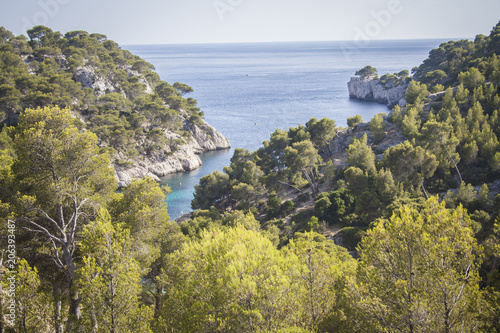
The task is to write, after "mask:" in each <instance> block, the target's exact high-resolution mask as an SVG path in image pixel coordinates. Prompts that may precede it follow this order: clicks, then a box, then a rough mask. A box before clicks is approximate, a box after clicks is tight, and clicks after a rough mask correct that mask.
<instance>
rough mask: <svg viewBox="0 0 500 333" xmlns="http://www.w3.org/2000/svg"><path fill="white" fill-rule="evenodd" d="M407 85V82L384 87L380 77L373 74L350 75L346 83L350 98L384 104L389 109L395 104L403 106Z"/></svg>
mask: <svg viewBox="0 0 500 333" xmlns="http://www.w3.org/2000/svg"><path fill="white" fill-rule="evenodd" d="M407 87H408V85H407V84H401V85H398V86H393V87H385V86H384V85H383V84H382V83H381V82H380V79H378V78H375V77H373V76H371V77H359V76H356V77H352V78H351V80H350V81H349V82H348V83H347V88H348V89H349V97H350V98H355V99H359V100H362V101H368V102H377V103H382V104H386V105H387V106H388V107H389V108H391V109H392V108H393V107H394V106H395V105H398V104H399V105H400V106H404V105H405V104H406V103H405V100H404V95H405V93H406V88H407Z"/></svg>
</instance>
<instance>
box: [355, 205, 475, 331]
mask: <svg viewBox="0 0 500 333" xmlns="http://www.w3.org/2000/svg"><path fill="white" fill-rule="evenodd" d="M470 223H471V222H470V218H469V217H468V216H467V213H466V212H465V210H464V209H463V208H461V207H459V208H457V209H455V210H452V211H449V210H447V209H446V208H445V207H444V204H438V200H437V199H436V198H431V199H430V200H429V201H428V202H427V203H426V207H425V209H424V210H423V211H422V212H418V211H416V210H415V209H413V208H411V207H408V206H406V207H403V208H402V209H401V210H400V212H399V213H398V214H397V215H396V214H395V215H393V216H392V217H391V218H390V220H388V221H382V222H380V223H378V224H377V225H376V226H375V228H374V229H373V230H370V231H368V232H367V235H366V237H365V238H363V240H362V242H361V245H360V246H359V254H360V256H361V262H360V264H359V266H358V268H359V269H358V272H357V279H358V280H357V286H356V291H355V292H354V293H355V294H356V295H359V296H357V297H358V298H356V299H354V300H353V302H354V303H355V306H356V307H358V309H359V312H357V315H358V316H359V317H358V319H359V321H358V323H360V328H361V327H362V328H363V329H364V330H366V329H369V330H370V331H380V330H384V328H386V327H393V328H394V329H395V330H398V331H400V330H401V331H407V330H409V331H411V330H423V331H450V332H451V331H455V330H461V329H463V328H464V327H465V328H466V329H467V330H475V329H476V328H477V327H478V324H479V323H478V320H477V311H482V310H481V308H478V307H477V306H478V305H479V304H480V301H481V297H482V296H481V295H482V292H481V291H479V288H478V287H479V285H478V283H479V276H478V267H479V265H480V263H481V249H480V247H479V246H478V244H477V241H476V239H475V238H474V237H473V233H472V230H471V228H470V227H469V226H470ZM472 308H474V309H475V310H474V311H470V309H472Z"/></svg>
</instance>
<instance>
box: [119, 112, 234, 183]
mask: <svg viewBox="0 0 500 333" xmlns="http://www.w3.org/2000/svg"><path fill="white" fill-rule="evenodd" d="M184 129H185V130H187V131H189V132H190V133H191V138H190V139H189V140H186V139H184V138H182V137H180V136H179V135H178V134H175V133H172V132H165V136H166V137H168V138H169V139H177V140H181V141H183V142H184V143H183V144H181V145H180V146H179V147H178V148H177V149H176V150H175V151H174V152H170V153H165V152H156V153H152V154H150V155H147V156H143V158H142V160H139V161H137V162H135V163H134V164H132V165H126V166H124V165H116V164H115V165H114V168H115V176H116V178H117V179H118V186H119V187H126V186H128V185H129V184H130V182H132V180H133V179H134V178H144V177H151V178H153V179H155V180H157V181H159V180H160V179H159V177H163V176H165V175H168V174H170V173H174V172H182V171H190V170H194V169H197V168H199V167H200V166H201V159H200V157H199V154H201V153H203V152H205V151H211V150H220V149H228V148H230V147H231V145H230V144H229V140H228V139H227V138H226V137H224V136H223V135H222V134H221V133H220V132H219V131H217V130H216V129H215V128H213V127H212V126H211V125H209V124H208V123H206V122H205V121H203V124H202V125H201V126H198V125H196V124H193V123H189V122H187V121H185V123H184Z"/></svg>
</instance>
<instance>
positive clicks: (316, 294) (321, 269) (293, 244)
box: [283, 232, 356, 329]
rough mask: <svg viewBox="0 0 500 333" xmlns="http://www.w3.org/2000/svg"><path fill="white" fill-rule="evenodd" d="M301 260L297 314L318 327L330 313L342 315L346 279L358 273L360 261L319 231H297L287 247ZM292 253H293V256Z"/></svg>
mask: <svg viewBox="0 0 500 333" xmlns="http://www.w3.org/2000/svg"><path fill="white" fill-rule="evenodd" d="M283 251H284V252H285V256H287V257H288V256H289V255H290V254H294V255H295V256H297V258H298V261H299V272H298V273H299V276H298V280H299V281H300V285H299V286H298V290H297V292H298V293H299V294H298V295H299V297H300V298H299V302H300V304H301V307H300V309H297V310H296V316H297V317H299V318H300V317H301V319H300V322H301V323H302V324H305V325H306V327H308V328H310V329H315V328H317V327H318V325H319V324H320V323H321V322H322V321H324V320H325V319H326V318H327V317H328V316H331V315H338V314H340V310H339V306H338V305H339V302H338V299H339V298H340V297H341V294H342V293H343V292H344V290H343V289H344V286H343V282H344V280H345V279H348V278H350V277H352V276H353V275H354V270H355V267H356V261H355V260H354V259H353V258H352V257H351V256H350V255H349V254H348V253H347V251H346V250H345V249H344V248H341V247H339V246H337V245H335V244H334V243H333V241H331V240H326V239H325V237H324V236H322V235H319V234H317V233H315V232H306V233H300V234H296V235H295V237H294V238H293V239H292V240H290V243H289V244H288V245H287V247H286V248H284V250H283ZM290 256H291V255H290Z"/></svg>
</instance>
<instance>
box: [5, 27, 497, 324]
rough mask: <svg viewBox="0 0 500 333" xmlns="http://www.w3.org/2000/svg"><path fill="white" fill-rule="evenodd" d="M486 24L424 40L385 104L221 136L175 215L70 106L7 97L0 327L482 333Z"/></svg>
mask: <svg viewBox="0 0 500 333" xmlns="http://www.w3.org/2000/svg"><path fill="white" fill-rule="evenodd" d="M499 29H500V24H499V25H497V27H495V28H494V30H493V31H492V33H491V35H490V36H478V37H477V38H476V40H475V41H474V42H471V41H458V42H449V43H445V44H443V45H442V46H441V47H440V50H433V51H431V53H430V56H429V59H430V60H426V61H425V62H424V64H423V65H422V66H420V67H419V69H416V71H415V72H414V76H413V79H412V81H411V82H410V83H409V85H408V89H407V92H406V102H407V104H406V106H405V107H403V108H401V107H399V106H397V107H395V108H394V110H392V112H391V113H390V114H389V116H386V115H383V114H379V115H377V116H375V117H374V118H373V119H372V120H371V121H370V122H369V123H363V122H362V120H361V119H360V117H357V116H354V117H352V118H351V119H350V120H349V121H348V123H349V128H339V127H337V126H336V125H335V123H334V122H333V121H332V120H329V119H321V120H317V119H314V118H313V119H311V120H310V121H309V122H307V123H306V124H305V125H299V126H297V127H295V128H290V129H289V130H287V131H284V130H276V131H275V132H274V133H272V134H271V137H270V139H269V140H267V141H265V142H264V143H263V147H262V148H260V149H259V150H257V151H255V152H249V151H245V150H242V149H236V150H235V153H234V156H233V158H232V160H231V165H230V166H228V167H226V168H225V169H224V171H223V172H214V173H212V174H210V175H207V176H206V177H204V178H202V179H201V181H200V184H199V185H198V186H197V187H196V193H195V198H194V200H193V203H192V206H193V208H196V209H197V210H196V211H195V212H194V213H193V214H192V216H191V217H190V218H189V219H188V220H185V221H183V222H180V223H179V224H178V223H173V222H170V221H169V217H168V213H167V207H166V203H165V201H164V197H165V194H166V193H168V189H165V188H163V189H162V188H160V187H158V185H157V183H156V182H154V181H153V180H152V179H149V178H146V179H143V180H135V181H133V182H132V183H131V184H130V185H129V186H127V187H126V188H124V189H123V191H122V192H121V193H115V192H114V189H115V188H116V180H115V178H114V177H113V170H112V168H111V167H109V152H108V151H106V150H103V149H102V147H100V143H101V141H100V139H99V137H98V136H97V135H95V134H93V133H92V132H91V131H88V130H84V129H83V128H82V127H81V123H82V122H81V120H78V119H77V118H74V117H72V113H71V111H70V110H69V109H67V108H64V107H59V106H50V107H44V108H27V109H24V110H23V112H22V113H21V115H20V116H19V122H18V124H17V126H13V127H10V128H8V129H4V130H3V131H2V134H1V136H0V143H1V145H2V150H0V187H1V188H2V191H1V192H0V218H1V219H2V221H4V222H3V223H2V224H1V228H2V230H0V234H1V235H2V238H0V240H1V241H2V242H3V243H2V248H5V249H9V248H8V244H9V243H8V242H9V238H8V237H7V235H9V228H11V229H12V228H13V227H12V225H15V229H16V233H15V239H16V254H15V255H11V257H9V255H10V254H11V253H9V252H5V253H4V257H3V262H2V264H3V265H4V267H5V268H9V266H8V265H10V264H12V265H13V266H12V267H13V268H15V269H16V272H17V273H15V276H16V279H17V280H16V281H17V285H16V296H15V298H14V303H15V306H16V309H17V311H18V312H17V318H16V320H15V322H14V323H13V324H12V323H10V322H9V321H8V319H9V317H8V314H9V311H10V310H9V308H8V306H9V305H10V303H9V300H10V298H9V297H10V296H9V295H8V290H9V288H10V284H9V280H7V279H6V278H4V279H3V280H2V293H3V294H2V295H3V298H2V303H1V305H2V308H1V309H2V316H1V318H2V321H1V322H0V324H1V326H0V327H1V329H2V330H4V331H6V332H9V331H10V332H18V331H20V332H54V331H55V332H109V331H111V332H166V331H169V332H498V327H499V323H500V310H499V309H500V284H499V276H500V273H499V268H498V261H499V257H500V245H499V244H500V195H499V194H498V192H499V188H500V181H499V179H500V177H499V176H500V167H499V163H500V162H499V161H500V144H499V135H500V132H499V123H498V110H499V108H500V105H499V103H498V102H499V101H500V95H499V90H498V86H499V84H500V82H499V75H498V73H499V71H500V65H499V64H498V62H497V60H496V59H497V52H499V51H500V50H498V48H497V47H496V45H497V44H498V38H499V36H500V35H499V31H500V30H499ZM456 49H462V50H464V51H463V52H462V51H458V50H456ZM9 52H10V51H9ZM437 70H441V71H443V73H444V74H445V75H446V80H441V81H436V80H435V81H428V79H429V78H444V77H445V76H443V75H441V74H442V73H439V72H438V73H434V74H431V75H427V74H428V73H431V72H432V71H437ZM425 77H427V79H425ZM10 86H12V85H10ZM16 89H17V88H16ZM179 89H181V87H179ZM182 89H184V90H187V88H186V87H183V88H182ZM430 92H433V93H432V94H431V93H430ZM23 96H25V95H20V100H22V98H23ZM63 106H64V105H63ZM11 114H13V113H11ZM33 161H34V162H33ZM8 221H11V222H8ZM339 230H340V233H338V231H339ZM332 234H335V236H334V237H333V238H334V239H336V241H337V242H338V243H342V244H343V245H344V247H341V246H339V245H336V244H335V242H334V241H333V240H332V239H329V238H330V236H332ZM339 235H341V238H342V239H339ZM326 236H329V237H328V238H327V237H326ZM348 250H349V251H350V252H349V251H348ZM14 258H15V259H14ZM14 261H15V263H14ZM8 274H10V273H8ZM8 274H6V275H4V276H5V277H7V275H8Z"/></svg>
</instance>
